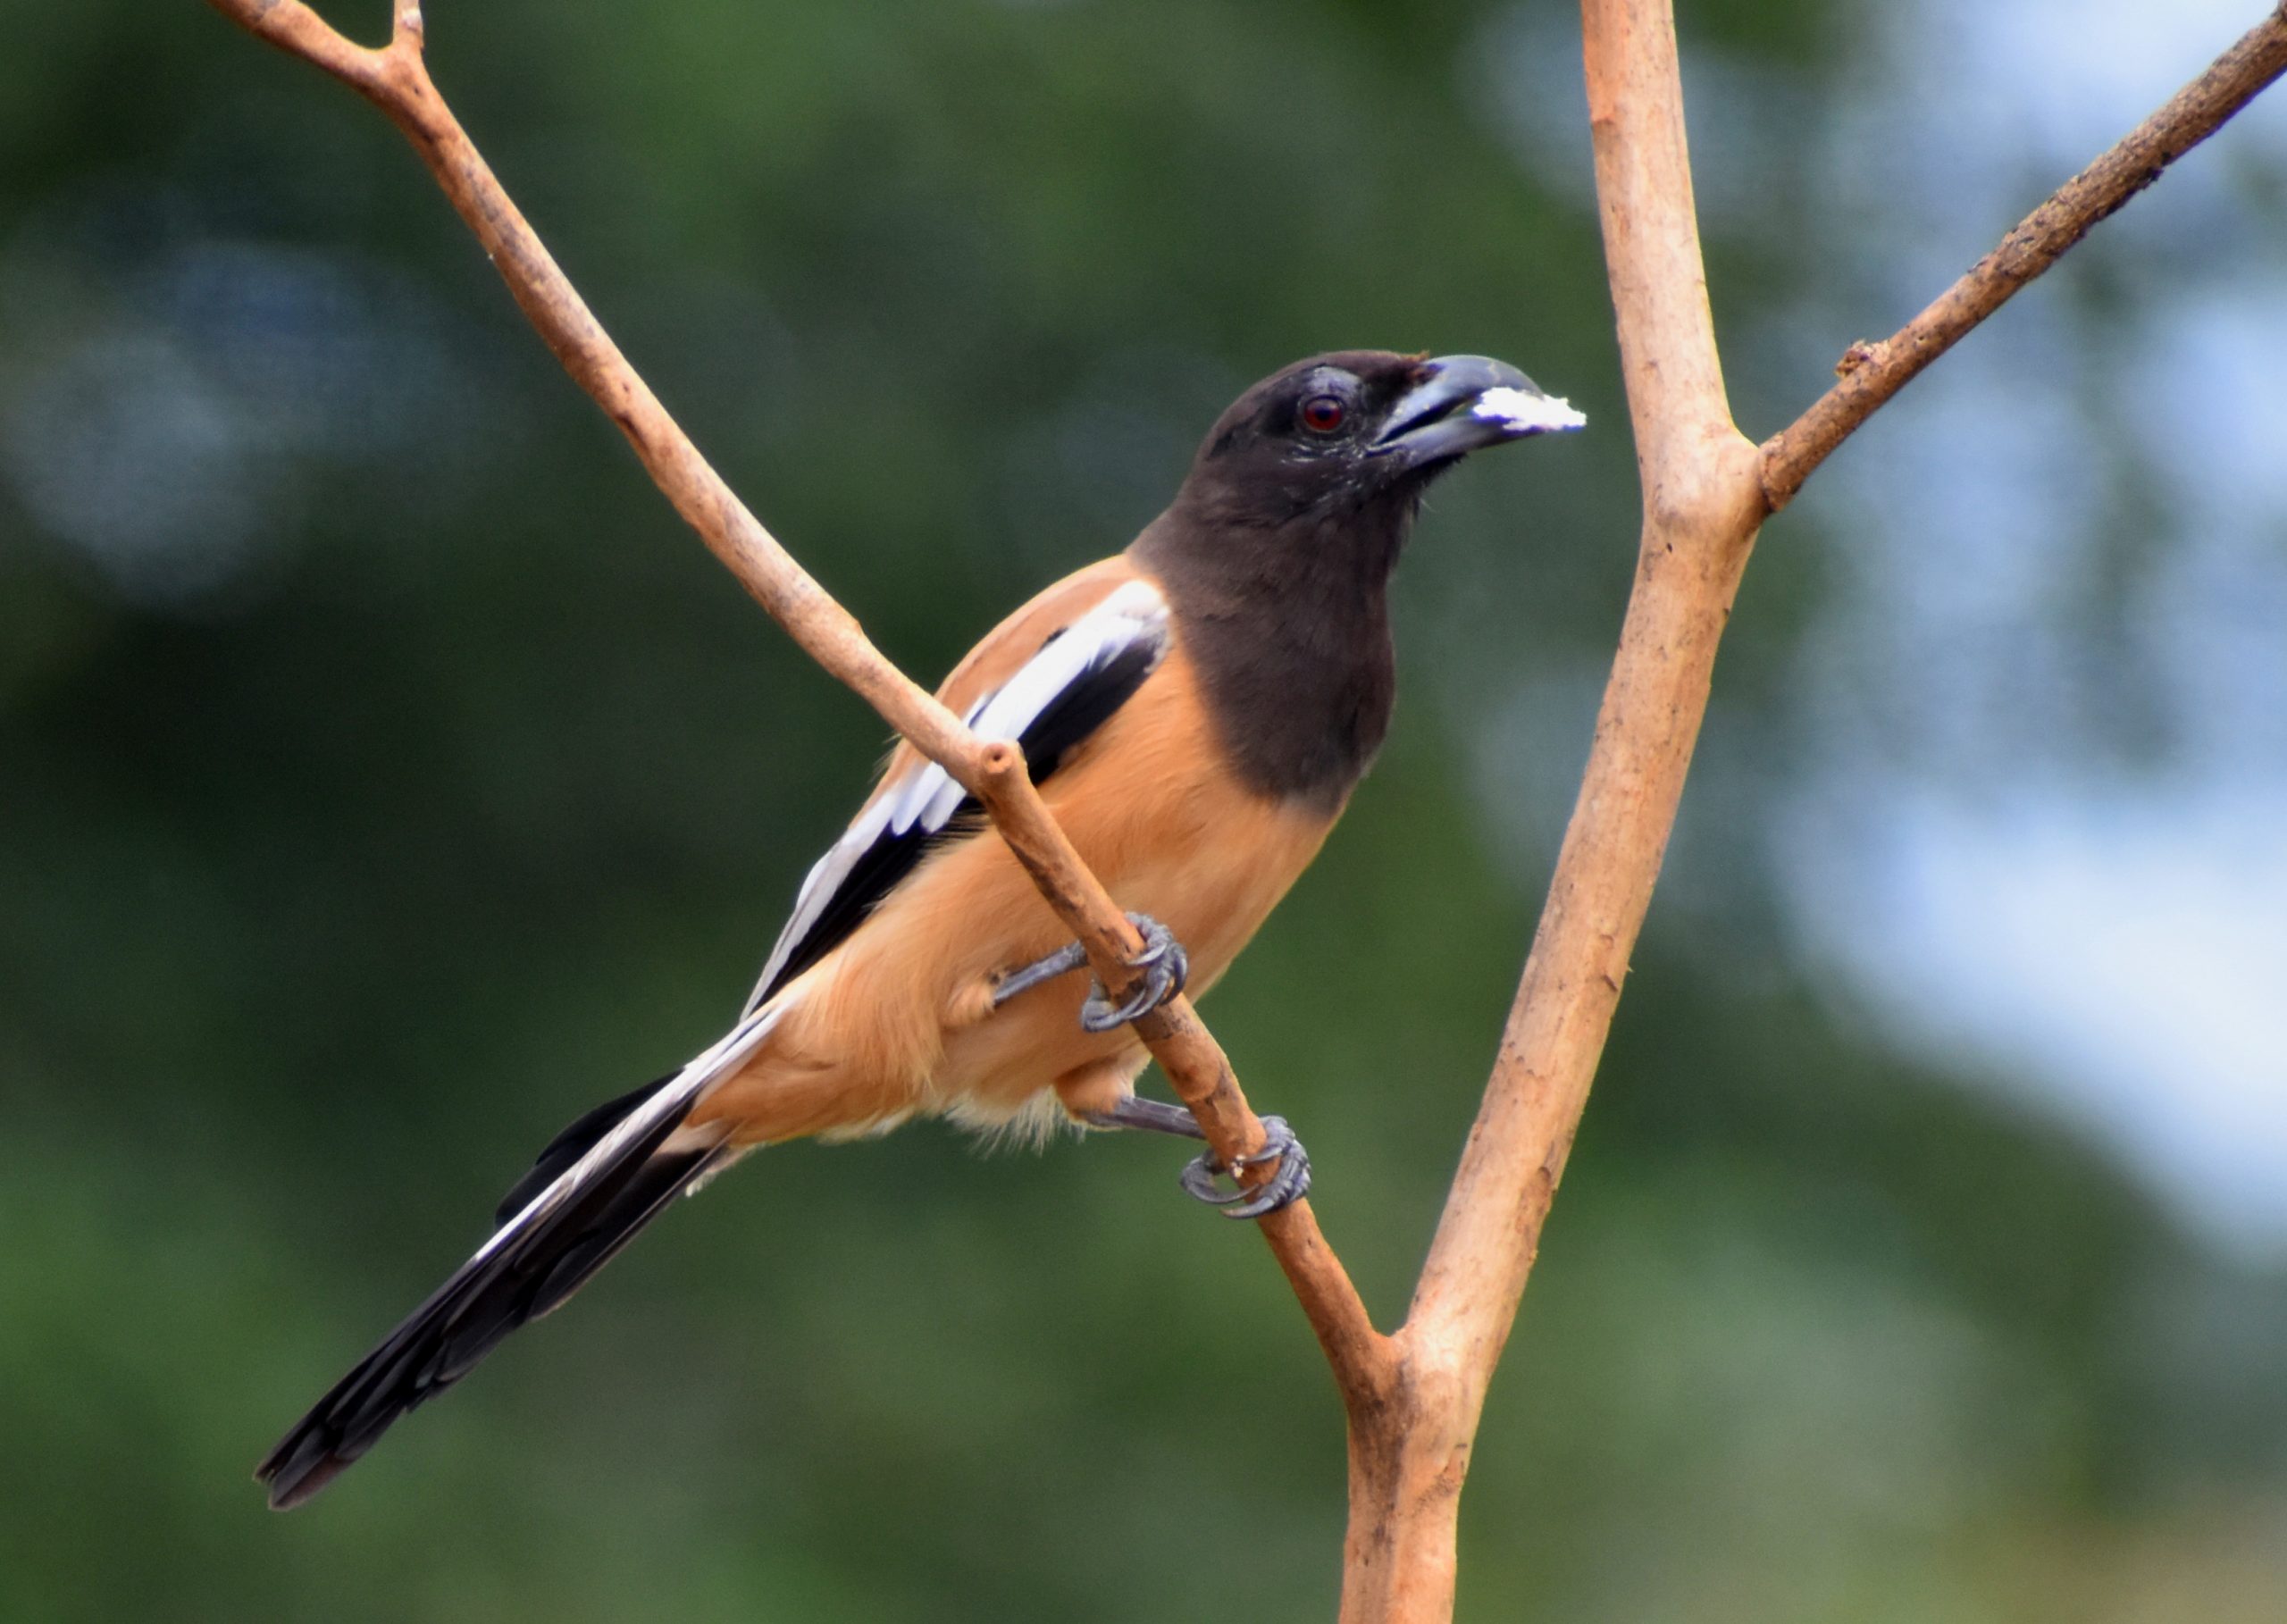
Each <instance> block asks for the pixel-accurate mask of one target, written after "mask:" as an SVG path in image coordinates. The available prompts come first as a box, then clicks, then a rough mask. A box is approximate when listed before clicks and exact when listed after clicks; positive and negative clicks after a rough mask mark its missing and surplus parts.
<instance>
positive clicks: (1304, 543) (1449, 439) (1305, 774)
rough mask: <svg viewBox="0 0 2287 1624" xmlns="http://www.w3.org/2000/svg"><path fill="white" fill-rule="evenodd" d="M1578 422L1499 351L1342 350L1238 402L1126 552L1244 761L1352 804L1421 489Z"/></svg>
mask: <svg viewBox="0 0 2287 1624" xmlns="http://www.w3.org/2000/svg"><path fill="white" fill-rule="evenodd" d="M1581 421H1582V420H1581V417H1580V414H1579V413H1578V412H1575V411H1574V410H1573V409H1572V408H1571V406H1566V405H1565V404H1564V403H1563V402H1562V401H1561V400H1557V399H1554V398H1551V397H1550V396H1548V395H1546V394H1545V393H1544V392H1542V390H1541V389H1539V388H1538V387H1537V385H1536V384H1535V383H1534V382H1533V381H1532V380H1531V379H1529V378H1528V377H1526V376H1525V375H1524V373H1520V372H1519V371H1518V370H1517V369H1516V368H1515V367H1513V366H1510V365H1507V364H1504V363H1502V362H1499V361H1488V360H1487V359H1486V358H1485V357H1484V356H1438V357H1437V358H1436V359H1434V360H1432V359H1428V358H1425V357H1423V356H1396V355H1391V354H1389V353H1388V352H1387V351H1385V350H1343V351H1340V352H1337V353H1336V354H1334V355H1328V356H1313V357H1311V359H1310V360H1308V361H1298V362H1296V363H1295V364H1294V365H1292V366H1290V367H1287V368H1286V370H1284V371H1283V372H1278V373H1273V374H1272V375H1271V376H1269V377H1268V378H1266V379H1264V380H1263V381H1261V383H1258V384H1256V385H1255V386H1254V387H1253V388H1252V389H1249V390H1248V391H1247V392H1246V393H1245V394H1244V395H1242V396H1240V397H1239V398H1238V399H1237V400H1236V402H1235V403H1233V405H1232V406H1231V409H1230V410H1229V411H1227V412H1225V413H1224V414H1223V415H1222V417H1221V419H1220V420H1219V421H1218V422H1217V423H1216V424H1215V427H1214V428H1213V430H1212V431H1210V432H1209V434H1208V436H1207V441H1206V443H1205V444H1204V445H1202V446H1201V447H1200V448H1199V456H1198V457H1197V458H1196V459H1195V460H1194V462H1193V463H1192V465H1191V474H1190V477H1188V478H1187V479H1185V481H1184V485H1183V490H1181V491H1180V492H1178V493H1177V497H1176V499H1175V502H1174V504H1173V505H1172V506H1169V509H1168V510H1167V512H1165V513H1163V514H1161V515H1160V516H1159V517H1158V518H1157V519H1155V520H1153V521H1152V523H1151V524H1150V525H1149V526H1148V527H1146V528H1145V530H1144V533H1143V534H1142V535H1141V536H1138V537H1137V538H1136V539H1135V545H1134V546H1133V547H1132V548H1129V549H1128V550H1129V554H1130V556H1131V557H1133V558H1135V561H1136V563H1137V564H1139V565H1142V566H1143V567H1144V570H1146V571H1147V572H1148V573H1151V574H1152V576H1154V577H1155V578H1156V579H1157V580H1159V581H1160V583H1161V584H1162V585H1163V586H1164V587H1165V588H1166V590H1167V592H1168V595H1169V600H1170V602H1171V603H1172V605H1173V607H1174V608H1175V611H1176V616H1177V625H1178V627H1179V629H1180V634H1181V637H1182V640H1183V643H1184V645H1185V648H1186V649H1187V650H1188V651H1189V653H1190V656H1191V658H1192V660H1193V661H1194V664H1195V665H1196V666H1197V668H1198V670H1199V673H1200V676H1201V681H1202V687H1203V690H1204V692H1205V695H1206V701H1207V706H1208V709H1209V712H1210V714H1211V715H1212V716H1213V717H1214V719H1215V723H1216V725H1217V727H1218V729H1219V731H1220V733H1221V737H1222V741H1223V747H1224V749H1226V750H1227V752H1228V753H1229V756H1230V758H1231V761H1232V764H1233V766H1234V769H1235V770H1236V772H1237V773H1238V774H1239V776H1240V777H1241V779H1243V780H1244V782H1245V783H1247V784H1248V785H1249V786H1251V787H1252V788H1253V789H1255V790H1257V791H1261V792H1262V793H1263V794H1266V795H1270V796H1275V797H1280V798H1286V799H1301V800H1303V801H1304V802H1306V803H1309V804H1311V805H1313V806H1315V807H1317V808H1319V809H1321V810H1331V809H1333V808H1339V807H1340V805H1341V804H1342V800H1343V799H1344V797H1345V796H1347V795H1348V794H1349V793H1350V789H1351V786H1352V785H1353V784H1354V783H1357V782H1358V776H1359V774H1361V773H1363V772H1364V771H1365V770H1366V766H1367V763H1369V762H1370V761H1371V760H1372V759H1373V758H1374V752H1375V750H1376V749H1378V748H1379V747H1380V745H1381V741H1382V735H1383V733H1384V732H1385V731H1386V729H1387V727H1388V726H1389V719H1390V705H1391V699H1392V696H1393V695H1394V694H1395V691H1396V681H1397V677H1396V667H1395V657H1394V656H1393V653H1392V650H1391V648H1390V631H1389V613H1388V607H1387V597H1388V585H1389V575H1390V569H1391V566H1392V565H1395V563H1396V562H1397V556H1398V549H1399V548H1401V547H1402V546H1403V544H1404V540H1405V532H1406V527H1407V525H1408V524H1409V523H1411V522H1412V517H1413V511H1414V508H1415V506H1417V504H1418V502H1419V500H1420V495H1421V491H1422V489H1423V487H1425V486H1426V485H1428V482H1429V481H1430V480H1431V479H1433V478H1435V477H1436V476H1437V473H1439V472H1440V471H1441V470H1443V469H1445V468H1449V467H1451V466H1452V465H1453V464H1454V463H1455V462H1457V461H1459V460H1460V459H1461V458H1462V457H1463V456H1467V455H1468V454H1469V453H1470V452H1471V451H1474V450H1476V449H1477V448H1479V447H1481V446H1490V445H1495V444H1497V443H1499V442H1500V441H1502V440H1504V439H1524V438H1525V437H1526V436H1528V435H1533V434H1546V433H1548V432H1551V431H1555V430H1561V429H1577V428H1579V426H1580V424H1581Z"/></svg>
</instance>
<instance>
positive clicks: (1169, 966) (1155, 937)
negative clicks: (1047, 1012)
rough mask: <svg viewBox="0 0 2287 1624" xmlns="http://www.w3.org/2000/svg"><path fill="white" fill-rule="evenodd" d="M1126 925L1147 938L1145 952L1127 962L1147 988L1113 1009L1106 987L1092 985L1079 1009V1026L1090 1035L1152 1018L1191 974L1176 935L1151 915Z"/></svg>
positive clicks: (1129, 918) (1130, 918)
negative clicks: (1153, 1012) (1141, 973)
mask: <svg viewBox="0 0 2287 1624" xmlns="http://www.w3.org/2000/svg"><path fill="white" fill-rule="evenodd" d="M1127 922H1128V923H1129V924H1130V925H1134V926H1135V928H1136V929H1137V930H1138V931H1140V932H1142V933H1143V935H1144V948H1143V950H1142V951H1141V952H1139V953H1137V954H1136V955H1135V957H1134V958H1130V959H1129V960H1128V961H1127V966H1128V968H1130V969H1132V970H1141V971H1143V972H1144V984H1143V985H1142V986H1140V987H1138V988H1137V989H1136V990H1135V997H1133V998H1131V999H1129V1000H1127V1002H1126V1003H1124V1004H1122V1005H1120V1006H1119V1007H1118V1009H1114V1008H1113V1007H1112V1003H1111V1000H1110V998H1108V997H1106V996H1105V993H1104V989H1103V984H1102V982H1098V981H1091V982H1090V983H1089V984H1088V996H1087V1000H1086V1001H1085V1002H1084V1003H1082V1004H1081V1006H1080V1025H1083V1026H1085V1027H1086V1028H1087V1029H1088V1030H1089V1031H1091V1032H1110V1031H1111V1030H1112V1029H1113V1028H1114V1027H1117V1026H1125V1025H1127V1023H1128V1022H1130V1021H1132V1020H1134V1019H1135V1018H1136V1017H1138V1016H1142V1015H1148V1014H1150V1013H1151V1012H1152V1010H1154V1009H1158V1008H1159V1007H1160V1005H1161V1004H1164V1003H1166V1002H1167V1001H1168V1000H1169V999H1171V998H1173V997H1174V996H1175V995H1176V994H1177V993H1178V992H1182V991H1183V984H1184V982H1185V978H1186V977H1188V976H1189V975H1190V974H1191V959H1190V958H1189V957H1188V956H1187V955H1186V954H1185V952H1184V950H1183V943H1182V942H1177V940H1176V938H1175V933H1174V932H1173V931H1170V930H1169V928H1168V927H1167V926H1166V925H1162V924H1160V922H1159V921H1158V920H1157V919H1154V918H1153V917H1152V916H1151V915H1149V914H1130V915H1128V916H1127Z"/></svg>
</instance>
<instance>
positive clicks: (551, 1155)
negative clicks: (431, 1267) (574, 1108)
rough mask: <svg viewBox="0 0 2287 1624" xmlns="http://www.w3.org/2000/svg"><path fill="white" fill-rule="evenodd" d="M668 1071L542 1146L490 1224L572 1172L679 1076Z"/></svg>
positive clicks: (609, 1102)
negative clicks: (642, 1106) (580, 1160)
mask: <svg viewBox="0 0 2287 1624" xmlns="http://www.w3.org/2000/svg"><path fill="white" fill-rule="evenodd" d="M682 1075H683V1074H682V1073H681V1072H675V1071H671V1072H669V1073H668V1074H667V1075H666V1076H664V1077H660V1078H658V1079H656V1080H654V1081H652V1082H649V1083H646V1084H644V1085H643V1086H642V1087H641V1088H631V1089H629V1090H628V1091H627V1092H625V1093H624V1094H621V1095H619V1096H617V1097H616V1098H615V1099H610V1100H607V1101H604V1102H603V1103H602V1104H601V1105H599V1106H598V1107H596V1109H593V1110H591V1111H588V1112H584V1113H583V1114H582V1115H581V1116H579V1117H576V1118H573V1120H572V1121H571V1122H569V1123H567V1124H566V1125H565V1128H564V1131H563V1132H562V1133H560V1134H557V1136H556V1137H555V1138H553V1139H551V1140H549V1142H548V1143H547V1144H546V1145H545V1146H543V1147H542V1148H541V1150H540V1155H539V1157H538V1158H537V1159H534V1161H533V1162H532V1170H531V1171H530V1172H528V1173H526V1174H525V1175H524V1176H523V1177H522V1178H520V1179H518V1180H517V1181H516V1182H515V1184H514V1185H510V1186H509V1189H508V1193H507V1194H506V1195H504V1196H502V1197H501V1198H500V1204H499V1206H498V1207H497V1208H495V1209H493V1212H492V1222H493V1224H494V1226H496V1227H497V1226H501V1225H504V1224H506V1223H507V1222H508V1220H509V1219H511V1218H515V1216H516V1214H518V1213H519V1212H522V1211H523V1210H524V1209H525V1208H527V1207H529V1206H531V1205H532V1201H533V1200H534V1198H535V1197H537V1196H538V1195H539V1194H540V1192H541V1191H543V1190H545V1189H547V1188H548V1187H549V1185H552V1184H554V1183H555V1182H556V1181H557V1179H559V1178H561V1177H563V1176H565V1174H566V1173H569V1172H570V1171H571V1170H572V1164H573V1163H574V1162H575V1161H578V1160H579V1159H580V1158H582V1156H585V1155H586V1154H587V1153H588V1152H589V1151H592V1150H594V1149H595V1148H596V1146H597V1145H599V1144H600V1143H602V1142H603V1136H604V1135H605V1134H608V1133H610V1132H611V1131H612V1129H614V1128H616V1127H617V1126H619V1125H620V1123H621V1122H623V1121H624V1120H625V1119H626V1118H627V1115H628V1113H630V1112H631V1111H632V1110H634V1109H635V1108H636V1107H637V1106H639V1105H641V1104H642V1103H643V1102H644V1101H646V1100H649V1098H650V1097H651V1096H652V1095H653V1094H656V1093H658V1092H659V1091H660V1090H661V1089H663V1088H665V1087H666V1085H667V1084H670V1083H672V1082H674V1080H675V1079H676V1078H677V1077H679V1076H682Z"/></svg>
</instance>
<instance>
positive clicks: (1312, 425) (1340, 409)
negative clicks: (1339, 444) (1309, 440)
mask: <svg viewBox="0 0 2287 1624" xmlns="http://www.w3.org/2000/svg"><path fill="white" fill-rule="evenodd" d="M1348 415H1349V412H1348V411H1347V410H1346V409H1345V407H1344V406H1343V404H1342V397H1340V396H1339V395H1313V396H1311V398H1309V399H1308V400H1305V401H1304V402H1303V427H1304V428H1306V429H1308V430H1309V431H1311V433H1313V434H1331V433H1333V432H1334V431H1336V429H1338V428H1340V427H1341V426H1342V420H1343V419H1344V418H1345V417H1347V416H1348Z"/></svg>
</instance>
